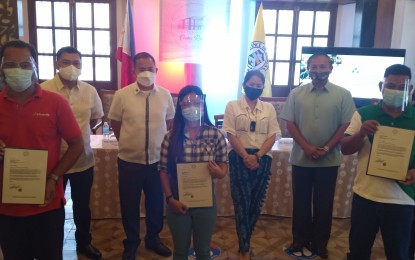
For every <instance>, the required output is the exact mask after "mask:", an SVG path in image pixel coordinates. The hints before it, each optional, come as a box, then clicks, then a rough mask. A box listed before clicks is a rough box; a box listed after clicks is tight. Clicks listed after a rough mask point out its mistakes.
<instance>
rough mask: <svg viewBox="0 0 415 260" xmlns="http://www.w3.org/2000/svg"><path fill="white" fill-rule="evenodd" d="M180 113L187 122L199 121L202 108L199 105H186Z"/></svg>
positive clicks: (201, 115)
mask: <svg viewBox="0 0 415 260" xmlns="http://www.w3.org/2000/svg"><path fill="white" fill-rule="evenodd" d="M182 115H183V117H184V118H185V119H186V120H187V121H189V122H196V121H201V119H202V118H203V110H201V109H200V108H199V107H186V108H183V109H182Z"/></svg>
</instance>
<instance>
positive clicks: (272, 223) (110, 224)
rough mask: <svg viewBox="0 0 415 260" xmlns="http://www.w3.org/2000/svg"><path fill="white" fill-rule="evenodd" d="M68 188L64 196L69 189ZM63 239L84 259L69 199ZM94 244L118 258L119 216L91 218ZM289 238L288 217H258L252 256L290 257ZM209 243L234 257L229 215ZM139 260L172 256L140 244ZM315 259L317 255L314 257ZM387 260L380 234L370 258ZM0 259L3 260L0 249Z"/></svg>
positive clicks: (342, 236)
mask: <svg viewBox="0 0 415 260" xmlns="http://www.w3.org/2000/svg"><path fill="white" fill-rule="evenodd" d="M68 190H69V189H67V194H66V196H67V198H68V197H70V191H68ZM65 209H66V221H65V241H64V248H63V259H64V260H86V259H87V258H85V257H83V256H77V254H76V243H75V238H74V234H75V225H74V223H73V218H72V202H71V200H70V199H69V200H68V203H67V205H66V207H65ZM349 227H350V220H349V219H334V220H333V227H332V234H331V239H330V242H329V245H328V250H329V259H332V260H344V259H346V253H347V251H348V232H349ZM91 229H92V236H93V242H92V243H93V244H94V245H95V246H96V247H97V248H98V249H99V250H100V251H101V252H102V255H103V259H107V260H119V259H121V254H122V251H123V246H122V240H123V239H124V236H125V235H124V230H123V228H122V224H121V220H120V219H105V220H93V221H92V224H91ZM141 230H142V236H141V237H143V236H144V233H145V222H144V219H142V220H141ZM160 237H161V240H162V241H163V242H164V243H165V244H166V245H168V246H169V247H170V248H172V247H173V242H172V240H171V236H170V232H169V229H168V226H167V225H165V227H164V229H163V231H162V232H161V234H160ZM290 241H291V219H290V218H280V217H271V216H261V217H260V219H259V221H258V223H257V226H256V229H255V231H254V234H253V237H252V242H251V247H252V251H253V253H254V257H252V259H256V260H274V259H280V260H285V259H287V260H288V259H292V258H290V257H288V256H287V255H285V254H284V252H283V246H284V245H285V244H287V243H289V242H290ZM212 242H213V243H215V244H216V245H218V246H219V247H220V248H221V250H222V251H221V255H220V256H219V257H217V258H216V259H217V260H237V259H238V245H237V236H236V231H235V222H234V219H233V218H232V217H218V220H217V225H216V231H215V233H214V235H213V238H212ZM137 259H139V260H161V259H166V260H167V259H172V258H171V257H167V258H166V257H159V256H157V255H156V254H154V253H153V252H151V251H148V250H146V249H145V248H144V246H143V245H141V246H140V248H139V250H138V252H137ZM315 259H318V258H315ZM383 259H386V257H385V255H384V252H383V244H382V242H381V239H380V236H379V237H378V238H377V239H376V242H375V246H374V248H373V250H372V260H383ZM0 260H2V256H1V252H0Z"/></svg>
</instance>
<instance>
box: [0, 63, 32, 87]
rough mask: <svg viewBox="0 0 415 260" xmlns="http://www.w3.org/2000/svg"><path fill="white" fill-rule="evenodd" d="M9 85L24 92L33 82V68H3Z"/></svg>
mask: <svg viewBox="0 0 415 260" xmlns="http://www.w3.org/2000/svg"><path fill="white" fill-rule="evenodd" d="M3 72H4V77H5V81H6V83H7V85H9V87H10V88H11V89H12V90H13V91H15V92H23V91H25V90H26V89H28V88H29V87H30V86H31V85H32V83H33V79H32V76H33V70H23V69H21V68H12V69H3Z"/></svg>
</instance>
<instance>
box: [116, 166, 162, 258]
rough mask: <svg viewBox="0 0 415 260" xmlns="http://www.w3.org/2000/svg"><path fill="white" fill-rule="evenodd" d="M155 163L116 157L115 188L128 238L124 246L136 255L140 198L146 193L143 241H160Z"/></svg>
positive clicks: (157, 183) (159, 208) (158, 176)
mask: <svg viewBox="0 0 415 260" xmlns="http://www.w3.org/2000/svg"><path fill="white" fill-rule="evenodd" d="M157 164H158V163H154V164H150V165H143V164H138V163H130V162H126V161H123V160H121V159H118V188H119V193H120V205H121V217H122V224H123V226H124V231H125V234H126V236H127V238H126V239H125V240H124V250H125V252H126V253H127V254H128V255H135V252H136V251H137V248H138V246H139V245H140V241H141V240H140V200H141V191H142V190H143V191H144V195H145V208H146V227H147V234H146V236H145V238H144V239H145V243H146V245H147V246H150V247H152V246H154V245H155V244H157V243H159V233H160V231H161V230H162V229H163V208H164V201H163V190H162V187H161V182H160V175H159V172H158V170H157Z"/></svg>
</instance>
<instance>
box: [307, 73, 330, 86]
mask: <svg viewBox="0 0 415 260" xmlns="http://www.w3.org/2000/svg"><path fill="white" fill-rule="evenodd" d="M329 75H330V72H328V71H327V72H310V78H311V79H312V80H313V81H316V82H319V83H321V82H325V81H327V79H328V78H329Z"/></svg>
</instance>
